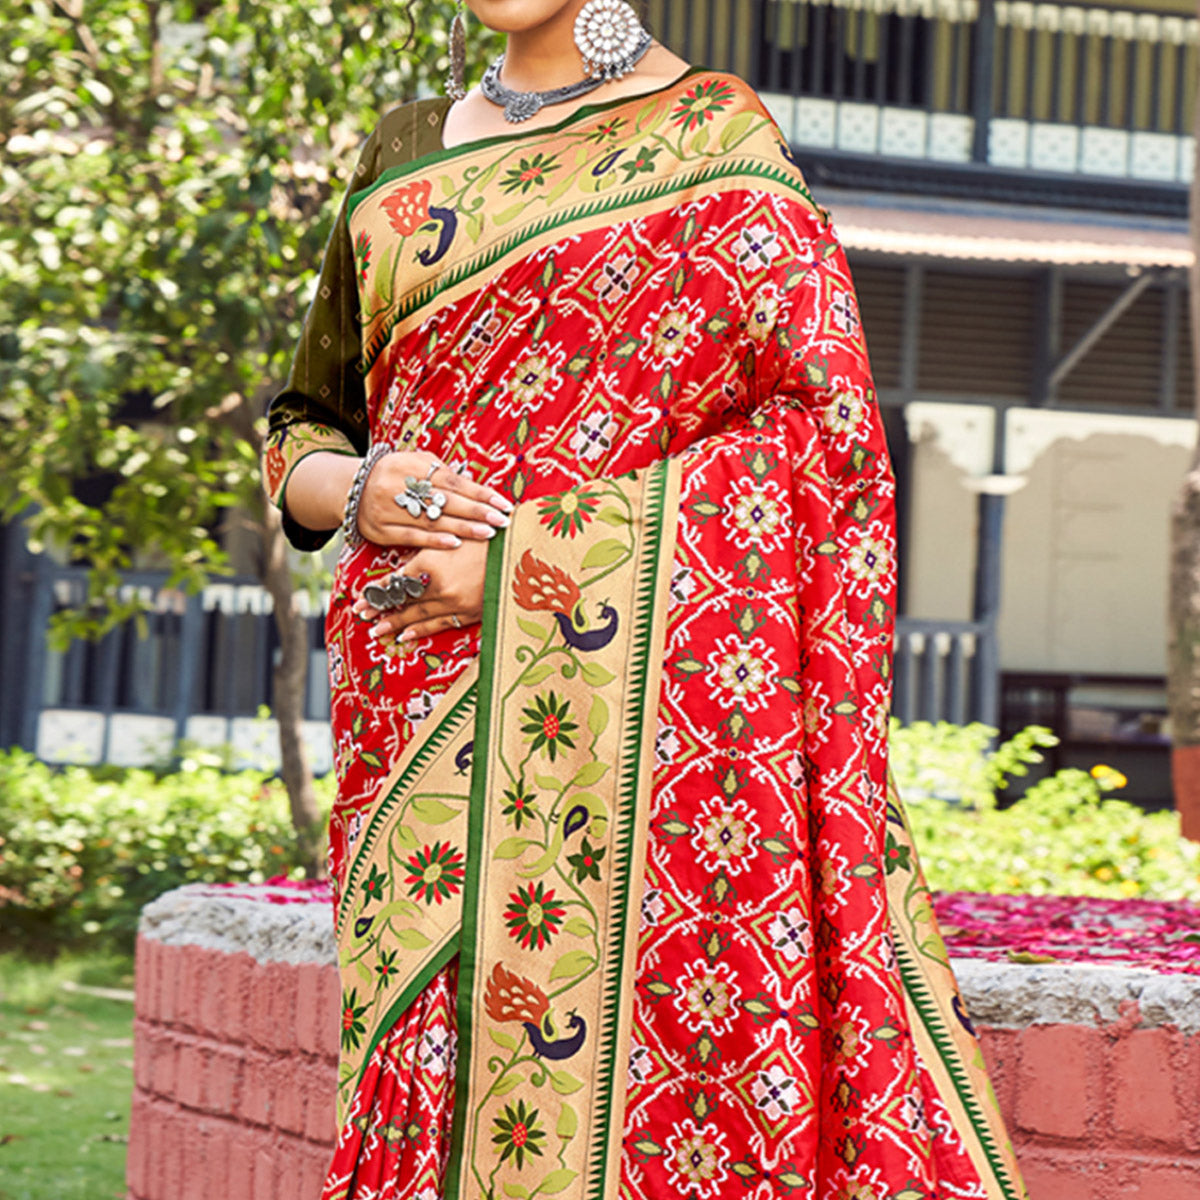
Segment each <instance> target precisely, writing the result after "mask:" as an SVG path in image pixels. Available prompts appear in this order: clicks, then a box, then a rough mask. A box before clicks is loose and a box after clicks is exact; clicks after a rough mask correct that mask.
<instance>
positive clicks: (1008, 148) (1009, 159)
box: [988, 117, 1029, 168]
mask: <svg viewBox="0 0 1200 1200" xmlns="http://www.w3.org/2000/svg"><path fill="white" fill-rule="evenodd" d="M988 162H990V163H991V164H992V166H993V167H1016V168H1022V167H1026V166H1028V165H1029V122H1028V121H1017V120H1014V119H1012V118H1011V117H997V118H996V119H995V120H994V121H992V123H991V126H990V127H989V129H988Z"/></svg>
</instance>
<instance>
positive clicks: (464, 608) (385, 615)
mask: <svg viewBox="0 0 1200 1200" xmlns="http://www.w3.org/2000/svg"><path fill="white" fill-rule="evenodd" d="M486 567H487V543H486V542H485V541H466V542H463V543H462V544H461V545H460V546H459V547H458V548H457V549H454V550H436V549H435V550H422V551H421V552H420V553H419V554H414V555H413V556H412V558H411V559H409V561H408V562H406V563H405V564H404V567H403V574H405V575H407V576H408V577H409V578H410V579H416V578H419V577H420V576H422V575H425V576H428V579H429V584H428V587H427V588H426V590H425V594H424V595H423V596H422V597H421V599H420V600H413V601H410V602H409V603H408V604H406V605H405V606H404V607H403V608H395V609H392V610H391V611H389V612H380V611H379V609H377V608H372V607H371V606H370V605H369V604H368V603H367V601H366V599H365V598H363V597H360V598H359V599H358V602H357V603H356V604H355V605H354V611H355V612H356V613H357V614H358V615H359V616H360V617H363V618H364V619H365V620H368V621H374V622H375V624H374V625H372V626H371V631H370V632H371V636H372V637H373V638H378V639H380V640H382V641H390V640H391V639H393V638H397V639H398V640H399V641H401V642H415V641H416V640H417V639H418V638H423V637H429V636H430V635H431V634H435V633H441V632H442V630H444V629H465V628H466V627H467V626H468V625H475V624H478V622H479V621H480V620H481V619H482V617H483V579H484V572H485V569H486Z"/></svg>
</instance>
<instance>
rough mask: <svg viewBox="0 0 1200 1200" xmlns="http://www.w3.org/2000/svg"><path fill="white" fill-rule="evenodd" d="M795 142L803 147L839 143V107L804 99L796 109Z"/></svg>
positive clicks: (829, 101) (829, 103)
mask: <svg viewBox="0 0 1200 1200" xmlns="http://www.w3.org/2000/svg"><path fill="white" fill-rule="evenodd" d="M795 140H796V142H797V143H798V144H799V145H802V146H832V145H834V143H835V142H836V141H837V105H836V104H835V103H834V102H833V101H832V100H817V99H814V98H812V97H810V96H806V97H804V98H803V99H802V100H801V101H800V103H799V105H798V106H797V109H796V134H795Z"/></svg>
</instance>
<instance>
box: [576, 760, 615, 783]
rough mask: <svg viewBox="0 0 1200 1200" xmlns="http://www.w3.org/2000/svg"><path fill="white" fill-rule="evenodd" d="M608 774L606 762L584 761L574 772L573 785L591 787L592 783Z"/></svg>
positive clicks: (597, 781)
mask: <svg viewBox="0 0 1200 1200" xmlns="http://www.w3.org/2000/svg"><path fill="white" fill-rule="evenodd" d="M607 774H608V763H602V762H590V763H584V764H583V766H582V767H580V768H579V770H578V771H576V772H575V785H576V786H577V787H591V786H592V784H594V783H599V782H600V780H601V779H603V778H604V777H605V775H607Z"/></svg>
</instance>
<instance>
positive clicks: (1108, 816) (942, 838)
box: [891, 722, 1200, 900]
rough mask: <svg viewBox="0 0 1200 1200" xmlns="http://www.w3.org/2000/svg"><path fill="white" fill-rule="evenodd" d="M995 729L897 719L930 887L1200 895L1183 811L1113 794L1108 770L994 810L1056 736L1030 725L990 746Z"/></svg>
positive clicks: (1055, 779) (1198, 860)
mask: <svg viewBox="0 0 1200 1200" xmlns="http://www.w3.org/2000/svg"><path fill="white" fill-rule="evenodd" d="M995 732H996V731H995V730H993V729H989V728H987V726H984V725H969V726H965V727H959V726H953V725H947V724H940V725H929V724H927V723H924V722H918V723H916V724H913V725H910V726H907V727H902V726H900V725H898V724H893V727H892V738H891V761H892V769H893V772H894V774H895V778H896V784H897V787H898V788H899V790H900V795H901V796H902V797H903V799H904V803H905V807H906V808H907V810H908V815H909V820H910V821H911V823H912V826H913V834H914V836H915V837H916V840H917V845H918V847H919V849H920V853H921V863H922V865H923V867H924V868H925V873H926V875H927V876H928V878H929V883H930V886H931V887H933V888H934V889H936V890H938V891H971V892H993V893H1030V894H1032V895H1038V894H1046V893H1054V894H1058V895H1075V896H1110V897H1134V896H1144V897H1148V898H1153V899H1159V900H1174V899H1192V900H1200V845H1197V844H1196V843H1193V842H1189V841H1186V840H1184V839H1183V838H1182V837H1181V836H1180V833H1179V818H1178V816H1177V814H1175V813H1169V812H1159V813H1146V812H1143V810H1142V809H1140V808H1138V807H1137V806H1136V805H1133V804H1128V803H1126V802H1125V801H1122V800H1118V799H1116V798H1114V797H1112V796H1111V795H1106V793H1107V792H1110V791H1113V790H1115V789H1118V788H1120V787H1123V786H1124V784H1125V780H1124V778H1123V777H1122V776H1121V774H1120V773H1119V772H1117V771H1114V770H1113V769H1112V768H1110V767H1105V766H1102V765H1101V766H1097V767H1095V768H1093V770H1092V771H1091V772H1087V771H1081V770H1076V769H1067V770H1062V771H1059V772H1057V773H1056V774H1054V775H1051V776H1048V777H1047V778H1045V779H1042V780H1040V781H1039V782H1037V783H1035V784H1034V785H1033V786H1032V787H1031V788H1030V789H1029V790H1028V791H1027V792H1026V793H1025V796H1024V797H1023V798H1022V799H1021V800H1019V801H1018V802H1017V803H1016V804H1014V805H1012V806H1011V807H1009V808H1006V809H1003V810H1001V809H999V808H997V806H996V792H997V790H999V789H1000V788H1002V787H1003V786H1004V784H1005V783H1006V782H1007V780H1008V779H1009V778H1011V777H1012V776H1014V775H1024V774H1026V773H1027V771H1028V768H1029V766H1030V765H1031V764H1033V763H1036V762H1039V761H1041V755H1040V753H1039V751H1038V748H1039V747H1046V746H1052V745H1054V744H1055V743H1056V741H1057V739H1056V738H1055V737H1054V736H1053V735H1052V734H1051V733H1050V732H1049V730H1046V729H1041V728H1039V727H1037V726H1031V727H1030V728H1029V729H1025V730H1023V731H1022V732H1021V733H1019V734H1018V735H1017V736H1016V737H1014V738H1013V739H1012V740H1011V741H1009V742H1006V743H1004V744H1002V745H1001V746H999V747H998V748H997V749H995V750H989V749H988V747H989V745H990V742H991V739H992V738H993V737H995Z"/></svg>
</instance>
